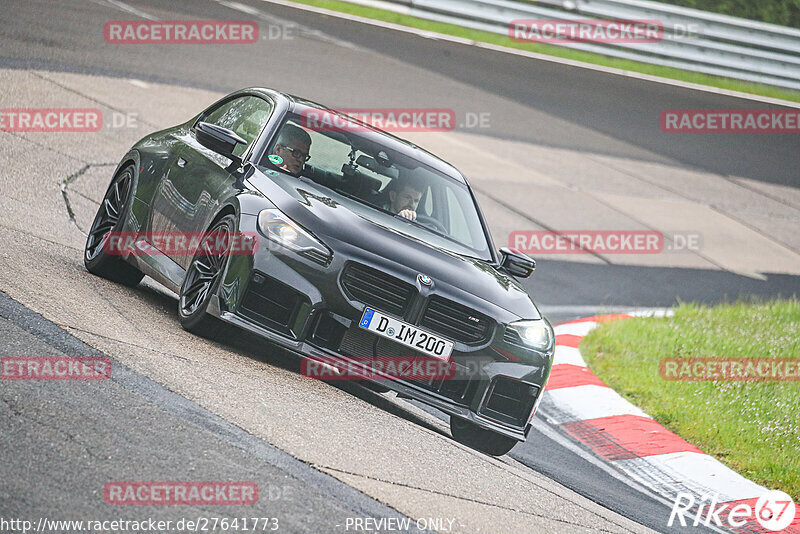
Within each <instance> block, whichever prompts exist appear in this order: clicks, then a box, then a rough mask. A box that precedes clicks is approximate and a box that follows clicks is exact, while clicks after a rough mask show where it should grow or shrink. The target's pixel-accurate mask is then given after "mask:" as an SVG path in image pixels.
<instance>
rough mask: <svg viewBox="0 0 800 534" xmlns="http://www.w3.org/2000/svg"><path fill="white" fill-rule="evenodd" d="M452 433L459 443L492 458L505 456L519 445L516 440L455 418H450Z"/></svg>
mask: <svg viewBox="0 0 800 534" xmlns="http://www.w3.org/2000/svg"><path fill="white" fill-rule="evenodd" d="M450 433H451V434H452V435H453V439H455V440H456V441H458V442H459V443H463V444H464V445H466V446H467V447H472V448H473V449H477V450H479V451H481V452H485V453H486V454H489V455H491V456H503V455H504V454H507V453H508V452H509V451H511V449H513V448H514V445H516V444H517V440H515V439H514V438H509V437H508V436H503V435H502V434H497V433H496V432H492V431H491V430H486V429H485V428H481V427H479V426H478V425H476V424H475V423H473V422H471V421H467V420H465V419H461V418H459V417H454V416H450Z"/></svg>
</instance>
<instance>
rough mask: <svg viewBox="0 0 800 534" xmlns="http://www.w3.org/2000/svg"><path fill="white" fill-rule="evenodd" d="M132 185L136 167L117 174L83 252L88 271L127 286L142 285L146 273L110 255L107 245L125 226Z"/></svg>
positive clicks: (93, 224)
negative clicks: (115, 233)
mask: <svg viewBox="0 0 800 534" xmlns="http://www.w3.org/2000/svg"><path fill="white" fill-rule="evenodd" d="M133 184H134V167H133V165H128V166H127V167H124V168H123V169H122V170H120V171H119V172H118V173H117V175H116V176H115V177H114V179H113V180H112V181H111V185H109V186H108V190H107V191H106V194H105V197H104V198H103V201H102V202H101V203H100V208H99V209H98V210H97V215H95V217H94V222H92V226H91V228H90V229H89V235H88V236H86V246H85V247H84V251H83V264H84V265H85V266H86V270H87V271H89V272H90V273H92V274H95V275H97V276H102V277H103V278H107V279H109V280H111V281H113V282H117V283H120V284H124V285H126V286H135V285H136V284H138V283H139V282H141V280H142V278H143V277H144V274H142V272H141V271H139V269H137V268H136V267H134V266H133V265H131V264H129V263H127V262H126V261H125V260H124V259H122V256H118V255H114V254H109V253H108V251H107V250H106V243H107V242H108V239H109V237H110V236H111V235H113V234H112V232H119V231H120V229H121V228H122V226H123V225H124V223H125V218H126V217H127V216H128V213H129V211H130V200H131V198H132V197H133Z"/></svg>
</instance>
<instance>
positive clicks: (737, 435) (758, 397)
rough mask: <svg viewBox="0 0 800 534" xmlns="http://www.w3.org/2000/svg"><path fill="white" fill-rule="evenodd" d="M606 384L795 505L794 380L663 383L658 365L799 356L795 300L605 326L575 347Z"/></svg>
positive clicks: (798, 471) (797, 398) (797, 404)
mask: <svg viewBox="0 0 800 534" xmlns="http://www.w3.org/2000/svg"><path fill="white" fill-rule="evenodd" d="M580 349H581V354H583V357H584V358H585V359H586V361H587V362H588V364H589V367H591V369H592V370H593V371H594V372H595V373H596V374H597V375H598V376H599V377H600V378H601V379H602V380H603V381H605V383H606V384H608V385H609V386H611V387H612V388H614V389H615V390H616V391H617V392H619V393H620V394H621V395H622V396H623V397H625V398H626V399H628V400H629V401H631V402H632V403H633V404H635V405H637V406H639V407H640V408H642V409H643V410H644V411H645V412H647V413H648V414H649V415H651V416H652V417H654V418H655V419H656V420H657V421H658V422H660V423H661V424H663V425H664V426H666V427H667V428H669V429H670V430H672V431H673V432H675V433H677V434H678V435H680V436H681V437H683V438H684V439H685V440H687V441H688V442H690V443H692V444H694V445H696V446H697V447H699V448H700V449H701V450H703V451H704V452H706V453H708V454H710V455H712V456H714V457H715V458H717V459H719V460H720V461H721V462H723V463H724V464H726V465H728V466H729V467H731V468H732V469H734V470H735V471H737V472H739V473H740V474H742V475H743V476H745V477H747V478H749V479H751V480H753V481H755V482H757V483H759V484H761V485H763V486H766V487H767V488H769V489H780V490H783V491H785V492H786V493H788V494H789V495H791V496H792V498H793V499H794V500H795V501H796V502H800V382H799V381H781V382H731V381H709V382H687V381H667V380H664V379H662V378H661V376H660V374H659V362H660V361H661V360H662V359H664V358H688V357H702V358H800V300H796V299H795V300H776V301H769V302H752V303H736V304H726V305H720V306H716V307H713V308H707V307H703V306H699V305H694V304H683V305H681V306H680V307H678V308H677V309H676V310H675V316H674V317H670V318H664V319H657V318H635V319H628V320H622V321H614V322H611V323H606V324H602V325H601V326H599V327H598V328H596V329H595V330H593V331H592V332H591V333H590V334H589V335H588V336H586V337H585V338H584V339H583V341H582V342H581V345H580Z"/></svg>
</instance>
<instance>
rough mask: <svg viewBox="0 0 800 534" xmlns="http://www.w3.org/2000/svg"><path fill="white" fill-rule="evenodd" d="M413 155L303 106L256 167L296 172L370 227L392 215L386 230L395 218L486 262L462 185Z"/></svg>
mask: <svg viewBox="0 0 800 534" xmlns="http://www.w3.org/2000/svg"><path fill="white" fill-rule="evenodd" d="M311 113H313V115H312V114H311ZM415 152H416V151H415V150H414V148H412V147H408V146H406V145H404V144H402V143H400V142H399V141H397V140H396V139H393V138H391V137H389V136H385V135H380V134H378V133H376V132H375V131H374V130H369V129H367V128H366V127H364V126H363V125H361V124H359V123H357V122H354V121H350V120H349V119H347V118H346V117H345V116H343V115H339V114H334V113H330V112H328V111H325V110H320V109H316V108H307V109H306V110H305V111H304V112H303V113H302V115H296V114H290V115H289V116H288V117H287V119H286V120H285V121H284V123H283V124H282V125H281V128H280V129H279V130H278V133H277V135H276V136H275V138H274V139H273V140H272V141H271V144H270V146H269V149H268V151H267V152H266V154H265V155H264V158H263V160H262V161H261V162H260V165H261V166H262V167H270V166H271V167H273V168H275V167H277V168H280V169H281V170H283V171H285V172H288V173H290V174H293V175H295V176H304V177H306V178H309V179H311V180H313V181H314V182H316V183H318V184H320V185H322V186H324V187H327V188H329V189H331V190H333V191H335V192H337V193H339V194H341V195H343V196H346V197H348V198H350V199H352V200H354V201H356V202H358V203H359V204H361V205H363V206H367V207H369V208H371V209H360V210H358V211H359V212H360V214H361V215H362V216H365V217H366V218H368V219H370V220H372V221H373V222H375V223H377V224H382V225H386V224H387V217H388V218H394V219H395V221H392V224H391V226H392V227H395V228H397V227H398V224H396V221H402V223H403V224H401V225H400V226H401V227H405V228H406V229H407V233H409V234H411V235H413V236H415V237H417V238H419V237H420V236H422V237H423V239H425V240H426V241H429V242H431V244H434V245H436V246H438V247H440V248H444V249H446V250H449V251H451V252H455V253H457V254H461V255H467V256H471V257H475V258H479V259H483V260H486V261H491V253H490V252H489V245H488V242H487V239H486V235H485V234H484V231H483V226H482V225H481V221H480V218H479V216H478V211H477V206H476V205H475V202H474V201H473V197H472V195H471V194H470V191H469V189H468V188H467V186H466V185H465V184H464V183H462V182H460V181H458V180H456V179H455V178H452V177H450V176H447V175H446V174H444V173H442V172H440V171H438V170H436V169H434V168H432V167H431V166H430V165H426V164H425V163H423V162H422V161H420V159H422V158H417V157H415V156H416V155H417V154H415ZM425 157H426V158H430V156H429V155H427V154H425ZM390 220H391V219H390ZM420 230H421V231H420Z"/></svg>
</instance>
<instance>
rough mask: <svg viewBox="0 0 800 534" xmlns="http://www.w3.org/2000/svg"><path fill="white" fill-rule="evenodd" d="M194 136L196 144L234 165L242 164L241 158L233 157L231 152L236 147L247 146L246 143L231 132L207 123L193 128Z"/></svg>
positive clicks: (199, 123) (198, 124)
mask: <svg viewBox="0 0 800 534" xmlns="http://www.w3.org/2000/svg"><path fill="white" fill-rule="evenodd" d="M194 135H195V137H196V138H197V142H198V143H200V144H201V145H203V146H204V147H206V148H207V149H209V150H213V151H214V152H216V153H217V154H221V155H223V156H225V157H226V158H228V159H230V160H232V161H233V162H234V163H237V164H241V163H242V160H241V158H240V157H239V156H236V155H234V154H233V151H234V150H235V149H236V145H238V144H240V143H241V144H243V145H244V144H247V141H245V140H244V139H242V138H241V137H239V136H238V135H236V133H235V132H234V131H233V130H230V129H228V128H223V127H222V126H217V125H216V124H210V123H208V122H198V123H197V125H196V126H195V127H194Z"/></svg>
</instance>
